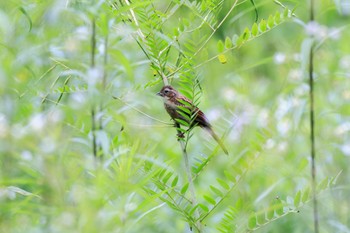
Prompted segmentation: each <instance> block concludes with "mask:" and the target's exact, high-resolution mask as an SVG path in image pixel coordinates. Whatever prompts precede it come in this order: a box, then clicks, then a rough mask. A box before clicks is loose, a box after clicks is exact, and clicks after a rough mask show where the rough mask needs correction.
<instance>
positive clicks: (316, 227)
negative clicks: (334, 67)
mask: <svg viewBox="0 0 350 233" xmlns="http://www.w3.org/2000/svg"><path fill="white" fill-rule="evenodd" d="M314 15H315V13H314V0H310V22H312V21H314V18H315V16H314ZM313 70H314V49H313V46H311V47H310V54H309V86H310V89H309V96H310V131H311V132H310V141H311V179H312V181H311V182H312V199H313V215H314V231H315V233H318V232H319V219H318V204H317V198H316V152H315V116H314V114H315V113H314V112H315V110H314V107H315V106H314V75H313Z"/></svg>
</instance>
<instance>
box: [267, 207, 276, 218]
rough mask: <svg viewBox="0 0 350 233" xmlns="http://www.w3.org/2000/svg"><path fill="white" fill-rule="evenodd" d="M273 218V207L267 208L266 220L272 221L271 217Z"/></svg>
mask: <svg viewBox="0 0 350 233" xmlns="http://www.w3.org/2000/svg"><path fill="white" fill-rule="evenodd" d="M274 216H275V209H274V208H273V207H269V208H268V209H267V211H266V218H267V219H268V220H271V219H273V217H274Z"/></svg>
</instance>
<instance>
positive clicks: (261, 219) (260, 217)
mask: <svg viewBox="0 0 350 233" xmlns="http://www.w3.org/2000/svg"><path fill="white" fill-rule="evenodd" d="M265 221H266V219H265V212H261V213H258V214H256V222H257V224H258V225H262V224H264V223H265Z"/></svg>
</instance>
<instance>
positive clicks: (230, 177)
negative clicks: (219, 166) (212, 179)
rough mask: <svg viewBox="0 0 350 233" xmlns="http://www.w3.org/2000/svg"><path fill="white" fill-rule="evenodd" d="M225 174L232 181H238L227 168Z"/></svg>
mask: <svg viewBox="0 0 350 233" xmlns="http://www.w3.org/2000/svg"><path fill="white" fill-rule="evenodd" d="M224 174H225V176H226V178H227V179H228V180H230V181H231V182H236V178H235V177H234V176H233V175H232V174H231V173H230V172H229V171H227V170H225V171H224Z"/></svg>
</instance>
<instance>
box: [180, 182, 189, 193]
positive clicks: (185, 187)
mask: <svg viewBox="0 0 350 233" xmlns="http://www.w3.org/2000/svg"><path fill="white" fill-rule="evenodd" d="M187 189H188V183H186V184H185V185H184V186H183V187H182V189H181V190H180V193H181V194H185V193H186V192H187Z"/></svg>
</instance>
